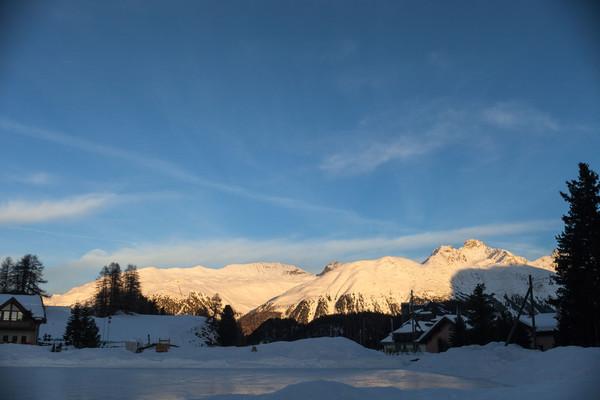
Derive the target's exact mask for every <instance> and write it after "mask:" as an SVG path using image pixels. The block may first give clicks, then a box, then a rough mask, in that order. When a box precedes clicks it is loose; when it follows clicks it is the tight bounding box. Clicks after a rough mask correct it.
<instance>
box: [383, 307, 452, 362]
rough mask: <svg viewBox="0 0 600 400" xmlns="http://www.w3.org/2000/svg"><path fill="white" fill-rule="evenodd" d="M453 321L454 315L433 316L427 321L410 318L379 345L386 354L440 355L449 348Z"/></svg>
mask: <svg viewBox="0 0 600 400" xmlns="http://www.w3.org/2000/svg"><path fill="white" fill-rule="evenodd" d="M415 317H416V316H415ZM455 320H456V315H453V314H446V315H441V316H435V317H433V318H431V319H427V320H419V318H418V317H416V318H414V319H413V318H411V319H409V320H408V321H406V322H404V323H403V324H402V326H401V327H400V328H398V329H396V330H395V331H393V332H392V333H391V334H390V335H388V337H386V338H385V339H383V340H382V341H381V342H380V343H381V345H382V346H383V349H384V351H385V352H386V353H397V352H410V351H417V352H418V351H420V352H428V353H440V352H442V351H446V350H447V349H448V348H449V347H450V328H451V327H452V326H454V324H455Z"/></svg>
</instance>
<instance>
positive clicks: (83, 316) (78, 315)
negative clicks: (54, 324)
mask: <svg viewBox="0 0 600 400" xmlns="http://www.w3.org/2000/svg"><path fill="white" fill-rule="evenodd" d="M98 331H99V329H98V326H97V325H96V321H94V318H92V309H91V308H90V307H84V306H82V305H80V304H75V305H74V306H73V307H72V308H71V316H70V317H69V320H68V322H67V327H66V329H65V334H64V335H63V338H64V339H65V342H66V343H67V344H72V345H73V346H75V347H77V348H78V349H81V348H84V347H98V346H99V345H100V335H99V334H98Z"/></svg>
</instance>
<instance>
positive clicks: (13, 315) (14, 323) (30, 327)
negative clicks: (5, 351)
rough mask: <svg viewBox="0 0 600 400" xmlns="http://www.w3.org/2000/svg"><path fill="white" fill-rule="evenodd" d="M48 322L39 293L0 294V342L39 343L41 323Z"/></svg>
mask: <svg viewBox="0 0 600 400" xmlns="http://www.w3.org/2000/svg"><path fill="white" fill-rule="evenodd" d="M44 323H46V310H45V308H44V301H43V300H42V297H41V296H39V295H22V294H4V293H3V294H0V342H1V343H22V344H37V341H38V334H39V330H40V324H44Z"/></svg>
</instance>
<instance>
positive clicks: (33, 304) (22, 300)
mask: <svg viewBox="0 0 600 400" xmlns="http://www.w3.org/2000/svg"><path fill="white" fill-rule="evenodd" d="M13 298H14V299H15V300H16V301H17V302H18V303H19V304H20V305H21V306H22V307H23V308H25V309H26V310H29V311H31V315H32V316H33V318H34V319H41V320H45V319H46V310H45V309H44V302H43V301H42V296H38V295H27V294H7V293H2V294H0V307H2V306H3V305H4V304H6V303H7V302H8V301H10V299H13Z"/></svg>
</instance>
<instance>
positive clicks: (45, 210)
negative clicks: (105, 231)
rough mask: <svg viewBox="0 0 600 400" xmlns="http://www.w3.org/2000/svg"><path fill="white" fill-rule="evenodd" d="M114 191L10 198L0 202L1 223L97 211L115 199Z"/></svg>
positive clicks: (42, 220) (26, 221)
mask: <svg viewBox="0 0 600 400" xmlns="http://www.w3.org/2000/svg"><path fill="white" fill-rule="evenodd" d="M116 197H117V196H116V195H115V194H112V193H92V194H86V195H80V196H74V197H69V198H66V199H60V200H44V201H40V202H28V201H19V200H9V201H7V202H6V203H3V204H0V225H10V224H33V223H37V222H45V221H49V220H56V219H62V218H72V217H80V216H83V215H87V214H90V213H92V212H96V211H97V210H98V209H100V208H101V207H104V206H106V205H108V204H109V203H110V202H111V201H114V200H115V198H116Z"/></svg>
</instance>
